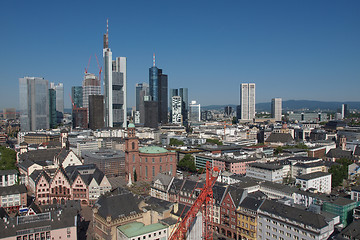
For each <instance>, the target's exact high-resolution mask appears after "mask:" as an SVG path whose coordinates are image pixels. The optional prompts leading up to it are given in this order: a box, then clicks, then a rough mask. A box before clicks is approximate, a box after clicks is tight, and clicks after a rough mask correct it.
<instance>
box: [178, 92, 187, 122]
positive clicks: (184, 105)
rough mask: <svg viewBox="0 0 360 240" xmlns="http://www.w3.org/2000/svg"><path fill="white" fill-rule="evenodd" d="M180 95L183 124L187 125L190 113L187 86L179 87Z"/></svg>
mask: <svg viewBox="0 0 360 240" xmlns="http://www.w3.org/2000/svg"><path fill="white" fill-rule="evenodd" d="M179 96H180V97H181V101H182V104H181V111H182V113H181V114H182V118H183V124H184V125H187V121H188V114H189V98H188V89H187V88H180V89H179Z"/></svg>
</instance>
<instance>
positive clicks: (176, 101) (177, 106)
mask: <svg viewBox="0 0 360 240" xmlns="http://www.w3.org/2000/svg"><path fill="white" fill-rule="evenodd" d="M171 122H172V123H175V124H182V123H183V120H182V99H181V97H180V96H173V97H172V99H171Z"/></svg>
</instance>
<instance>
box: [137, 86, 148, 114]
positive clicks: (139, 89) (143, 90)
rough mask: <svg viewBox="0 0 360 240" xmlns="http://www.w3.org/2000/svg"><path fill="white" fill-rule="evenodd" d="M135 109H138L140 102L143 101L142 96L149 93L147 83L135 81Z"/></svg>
mask: <svg viewBox="0 0 360 240" xmlns="http://www.w3.org/2000/svg"><path fill="white" fill-rule="evenodd" d="M135 94H136V111H140V105H141V102H142V101H144V96H147V95H149V84H147V83H137V84H136V93H135Z"/></svg>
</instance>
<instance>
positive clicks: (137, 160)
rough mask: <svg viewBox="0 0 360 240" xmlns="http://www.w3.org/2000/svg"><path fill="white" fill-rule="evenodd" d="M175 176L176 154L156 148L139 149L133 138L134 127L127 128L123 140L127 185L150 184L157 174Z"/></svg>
mask: <svg viewBox="0 0 360 240" xmlns="http://www.w3.org/2000/svg"><path fill="white" fill-rule="evenodd" d="M160 172H162V173H164V172H167V173H170V174H171V176H175V174H176V152H175V151H168V150H167V149H165V148H162V147H157V146H146V147H142V148H139V139H138V138H137V137H136V136H135V125H134V124H132V123H130V124H129V126H128V137H127V138H126V139H125V174H126V179H127V181H128V183H131V182H133V181H134V175H136V178H137V181H146V182H151V181H152V180H153V178H154V177H155V176H156V175H157V174H158V173H160Z"/></svg>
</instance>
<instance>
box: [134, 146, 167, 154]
mask: <svg viewBox="0 0 360 240" xmlns="http://www.w3.org/2000/svg"><path fill="white" fill-rule="evenodd" d="M139 152H141V153H167V152H168V150H166V149H165V148H162V147H157V146H148V147H142V148H140V149H139Z"/></svg>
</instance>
